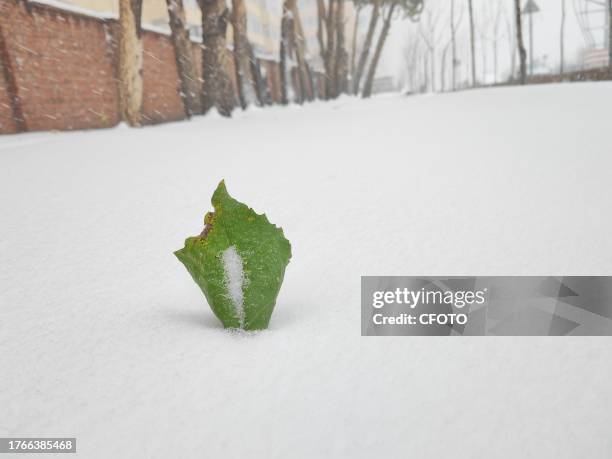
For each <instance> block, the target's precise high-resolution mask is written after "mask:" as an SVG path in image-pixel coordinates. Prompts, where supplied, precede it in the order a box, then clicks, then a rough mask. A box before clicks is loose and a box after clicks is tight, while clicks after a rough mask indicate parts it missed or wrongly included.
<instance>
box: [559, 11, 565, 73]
mask: <svg viewBox="0 0 612 459" xmlns="http://www.w3.org/2000/svg"><path fill="white" fill-rule="evenodd" d="M564 73H565V0H561V33H560V37H559V75H561V76H563V74H564Z"/></svg>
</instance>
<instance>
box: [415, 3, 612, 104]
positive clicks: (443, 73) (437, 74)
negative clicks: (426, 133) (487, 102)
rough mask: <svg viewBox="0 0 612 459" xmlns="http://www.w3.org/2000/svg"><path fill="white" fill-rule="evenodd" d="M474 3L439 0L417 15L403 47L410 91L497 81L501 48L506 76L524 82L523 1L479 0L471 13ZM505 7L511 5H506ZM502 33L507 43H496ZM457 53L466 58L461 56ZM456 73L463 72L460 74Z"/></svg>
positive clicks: (562, 4)
mask: <svg viewBox="0 0 612 459" xmlns="http://www.w3.org/2000/svg"><path fill="white" fill-rule="evenodd" d="M607 1H608V0H607ZM475 3H476V2H475V1H474V0H448V1H446V0H444V1H440V2H438V3H437V7H433V8H431V7H428V9H427V10H426V11H425V12H424V13H423V14H422V17H421V20H420V21H419V25H418V27H417V28H416V29H415V30H414V31H412V33H410V34H408V36H407V39H406V44H405V47H404V69H405V70H404V73H405V75H404V78H405V84H406V85H407V86H409V87H410V88H411V90H413V91H425V90H431V91H434V92H435V91H438V90H441V91H446V90H452V91H455V90H457V89H459V88H460V87H474V86H478V85H480V84H489V83H499V82H500V81H502V79H501V77H500V73H501V72H500V64H499V62H500V50H501V49H502V48H507V49H508V51H509V56H508V58H507V59H504V60H505V61H507V62H508V63H509V69H508V70H509V71H508V76H507V80H510V81H514V82H516V83H519V84H525V83H526V81H527V76H528V66H527V52H526V49H525V43H524V35H525V34H524V29H523V27H524V25H523V22H524V18H525V11H523V6H522V3H523V1H522V0H512V1H511V2H508V3H506V2H504V1H501V0H491V1H489V0H487V1H486V2H479V4H478V6H479V8H478V10H476V11H475V8H474V4H475ZM509 5H511V8H509V9H507V8H506V7H507V6H509ZM560 6H561V8H562V21H561V29H560V53H561V59H560V62H561V64H560V74H563V72H564V71H565V68H564V67H563V62H564V58H563V55H564V54H563V53H564V28H565V0H561V3H560ZM466 17H467V25H466V28H465V29H464V35H463V40H464V41H461V39H460V38H459V32H458V30H459V28H460V26H461V24H462V22H463V23H464V24H465V23H466V21H465V18H466ZM476 19H478V20H479V21H478V24H477V22H476ZM504 30H505V32H504ZM504 36H505V37H506V38H507V40H508V41H507V43H506V45H502V43H501V40H502V39H503V38H504ZM460 55H463V56H465V59H464V60H462V59H460ZM449 65H450V69H449ZM611 68H612V67H611ZM491 70H492V73H490V71H491ZM460 72H463V73H462V74H461V76H460V75H459V73H460ZM459 80H461V82H460V81H459ZM504 81H505V80H504Z"/></svg>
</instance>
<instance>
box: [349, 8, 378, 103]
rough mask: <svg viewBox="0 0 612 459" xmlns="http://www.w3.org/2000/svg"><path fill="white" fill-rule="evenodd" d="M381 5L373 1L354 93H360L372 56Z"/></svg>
mask: <svg viewBox="0 0 612 459" xmlns="http://www.w3.org/2000/svg"><path fill="white" fill-rule="evenodd" d="M380 5H381V0H373V1H372V13H371V16H370V24H369V25H368V31H367V33H366V37H365V41H364V43H363V46H362V47H361V53H360V55H359V62H358V64H357V70H356V72H355V81H354V82H353V93H354V94H358V93H359V85H360V83H361V78H362V76H363V72H364V71H365V67H366V63H367V61H368V56H369V54H370V48H371V47H372V41H373V39H374V32H375V31H376V25H377V24H378V18H379V17H380Z"/></svg>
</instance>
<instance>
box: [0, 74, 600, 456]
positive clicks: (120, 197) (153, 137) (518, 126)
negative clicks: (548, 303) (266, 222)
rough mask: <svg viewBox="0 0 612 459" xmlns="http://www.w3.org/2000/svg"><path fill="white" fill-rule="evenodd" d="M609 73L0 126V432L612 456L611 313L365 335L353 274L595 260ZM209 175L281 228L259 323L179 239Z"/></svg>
mask: <svg viewBox="0 0 612 459" xmlns="http://www.w3.org/2000/svg"><path fill="white" fill-rule="evenodd" d="M611 100H612V84H609V83H597V84H572V85H557V86H538V87H527V88H503V89H491V90H481V91H470V92H464V93H458V94H452V95H440V96H423V97H414V98H405V97H400V96H385V97H379V98H375V99H373V100H369V101H365V102H364V101H361V100H353V99H341V100H339V101H336V102H331V103H316V104H312V105H309V106H305V107H303V108H300V107H291V108H272V109H266V110H256V109H254V110H250V111H248V112H246V113H244V114H242V113H241V114H238V115H237V116H236V117H235V118H234V119H233V120H225V119H221V118H219V117H217V116H209V117H206V118H200V119H197V120H195V121H191V122H182V123H176V124H167V125H163V126H156V127H148V128H144V129H127V128H125V127H119V128H117V129H112V130H106V131H92V132H76V133H62V134H57V133H39V134H28V135H20V136H4V137H2V138H0V209H1V213H0V231H1V237H0V253H1V254H2V258H1V260H2V262H1V264H0V283H1V285H0V287H1V288H0V407H1V409H0V436H3V437H6V436H21V437H25V436H67V437H77V439H78V440H77V441H78V443H77V444H78V450H79V454H78V456H80V457H86V458H119V457H134V458H144V457H155V458H187V457H207V458H238V457H240V458H250V457H262V458H314V457H350V458H360V457H363V458H371V457H382V456H383V455H384V456H386V457H414V458H436V459H437V458H441V457H453V458H491V457H496V458H517V457H521V458H528V457H533V458H555V459H560V458H576V457H584V458H589V459H594V458H602V459H604V458H605V459H609V458H610V457H612V435H610V432H611V430H610V429H611V427H610V426H611V425H612V386H611V380H612V365H611V364H610V362H611V361H612V341H611V340H610V339H608V338H588V337H573V338H546V337H543V338H493V337H489V338H468V337H463V338H433V337H430V338H406V337H397V338H392V337H388V338H385V337H378V338H376V337H361V336H360V302H359V295H360V276H361V275H384V274H393V275H461V274H462V275H465V274H471V275H509V274H515V275H606V274H607V275H609V274H612V236H611V235H612V216H611V209H612V182H611V175H610V173H611V171H612V142H611V138H610V132H611V131H610V113H611V112H612V108H611V107H612V105H611V103H610V101H611ZM221 178H225V180H226V183H227V186H228V189H229V191H230V193H231V194H233V195H234V196H235V197H236V198H238V199H240V200H242V201H244V202H246V203H248V204H250V205H251V206H252V207H254V209H255V210H256V211H259V212H266V213H267V215H268V216H269V218H270V220H271V221H272V222H274V223H276V224H278V225H281V226H282V227H283V228H284V230H285V234H286V235H287V237H288V238H289V239H290V241H291V242H292V245H293V259H292V262H291V263H290V265H289V267H288V269H287V274H286V278H285V284H284V286H283V289H282V291H281V294H280V297H279V301H278V303H277V309H276V311H275V314H274V316H273V317H272V322H271V327H270V329H269V330H268V331H265V332H260V333H257V334H254V335H243V334H236V333H229V332H226V331H224V330H223V329H222V328H221V327H220V324H219V323H218V321H217V320H216V319H215V318H214V316H213V315H212V313H211V311H210V309H209V307H208V306H207V305H206V303H205V300H204V298H203V295H202V294H201V292H200V291H199V289H198V287H197V286H196V285H195V283H194V282H193V281H192V279H191V278H190V276H189V274H188V273H187V271H186V270H185V268H184V267H183V266H182V265H181V264H180V263H179V261H178V260H177V259H175V257H174V256H173V254H172V252H173V250H176V249H178V248H180V247H182V245H183V240H184V238H185V237H187V236H190V235H195V234H198V233H199V232H200V231H201V229H202V226H203V222H202V220H203V216H204V213H205V212H206V211H207V210H208V209H209V208H210V201H209V200H210V196H211V194H212V191H213V190H214V188H215V186H216V185H217V183H218V182H219V180H220V179H221Z"/></svg>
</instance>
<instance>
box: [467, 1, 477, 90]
mask: <svg viewBox="0 0 612 459" xmlns="http://www.w3.org/2000/svg"><path fill="white" fill-rule="evenodd" d="M468 11H469V16H470V55H471V61H472V68H471V71H472V86H476V51H475V49H474V48H475V38H474V8H473V7H472V0H468Z"/></svg>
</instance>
